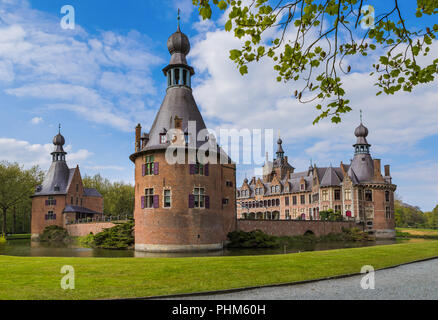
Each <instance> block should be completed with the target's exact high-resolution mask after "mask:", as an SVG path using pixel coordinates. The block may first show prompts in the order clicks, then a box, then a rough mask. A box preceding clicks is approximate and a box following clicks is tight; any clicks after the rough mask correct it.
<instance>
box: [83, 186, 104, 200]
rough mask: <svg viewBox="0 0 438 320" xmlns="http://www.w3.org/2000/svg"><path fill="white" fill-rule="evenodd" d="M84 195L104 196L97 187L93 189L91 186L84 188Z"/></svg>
mask: <svg viewBox="0 0 438 320" xmlns="http://www.w3.org/2000/svg"><path fill="white" fill-rule="evenodd" d="M84 195H85V196H86V197H96V198H102V195H101V194H100V192H99V191H97V190H96V189H91V188H84Z"/></svg>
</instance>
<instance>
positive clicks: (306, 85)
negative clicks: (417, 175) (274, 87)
mask: <svg viewBox="0 0 438 320" xmlns="http://www.w3.org/2000/svg"><path fill="white" fill-rule="evenodd" d="M385 2H387V3H388V4H389V5H390V8H389V9H388V10H387V11H386V12H383V13H381V14H379V15H378V16H376V17H375V18H374V16H373V14H374V9H373V8H372V7H370V6H368V5H365V3H364V1H363V0H293V1H291V0H289V1H284V0H250V1H244V2H243V1H235V0H211V1H210V0H193V4H194V5H195V6H196V7H197V8H198V9H199V14H200V15H201V16H202V18H203V19H210V18H211V17H212V12H213V8H212V6H213V7H217V8H219V9H220V10H222V11H225V10H227V9H229V15H228V20H227V22H226V24H225V30H226V31H232V30H233V31H234V35H235V37H237V38H239V39H241V40H242V48H240V49H233V50H231V51H230V58H231V60H233V61H234V62H235V63H236V64H237V66H238V68H239V71H240V73H241V74H242V75H244V74H246V73H248V64H250V63H251V62H254V61H260V60H261V59H266V58H268V59H272V60H273V61H274V69H275V70H276V71H277V72H278V78H277V80H278V81H279V82H281V81H284V82H288V81H291V80H293V81H301V83H299V84H301V85H302V86H301V88H300V89H299V90H296V91H295V93H294V95H295V97H296V98H297V99H298V100H299V101H300V102H302V103H310V102H314V101H318V104H317V106H316V108H317V109H318V110H319V111H320V114H319V116H318V117H317V118H316V119H315V121H314V123H317V122H318V121H319V120H321V119H323V118H326V117H331V120H332V122H334V123H338V122H340V121H341V116H342V114H345V113H347V112H350V111H351V110H352V109H351V107H350V101H349V100H348V99H347V98H346V92H345V90H344V88H343V83H342V80H341V75H342V74H349V73H350V72H352V71H353V68H352V66H351V65H349V63H346V62H345V61H346V60H347V59H348V58H353V57H356V56H358V57H359V58H360V57H366V56H367V55H368V54H370V53H371V52H372V51H379V52H381V53H379V54H381V55H380V59H379V62H377V63H374V64H373V65H372V69H373V72H372V73H371V76H375V77H376V83H375V84H376V86H377V87H379V88H380V89H379V91H378V92H377V95H380V94H382V93H385V94H388V95H391V94H395V93H396V92H398V91H401V90H403V91H408V92H410V91H412V89H413V88H414V87H415V86H417V85H419V84H423V83H428V82H431V81H433V80H434V78H435V74H436V73H438V59H435V60H433V61H432V62H431V63H429V64H427V65H425V66H423V65H422V63H420V61H419V60H420V57H421V56H427V55H429V54H430V53H431V52H430V45H431V44H432V41H433V40H434V39H435V38H436V34H437V32H438V24H434V25H430V26H426V27H425V28H424V29H422V30H419V29H418V28H417V25H418V24H417V23H416V24H414V27H412V28H409V27H408V25H407V22H406V18H405V17H406V16H407V15H408V13H409V12H404V11H403V10H402V9H401V8H400V0H391V1H385ZM437 12H438V0H417V9H416V12H415V13H416V16H417V18H418V19H421V18H422V17H423V16H424V15H434V14H436V13H437ZM425 20H426V19H423V20H421V22H423V21H425ZM425 22H426V21H425ZM359 27H362V28H364V30H363V31H362V28H359ZM292 28H295V29H292ZM293 32H295V34H294V35H293V36H292V37H291V36H290V35H291V34H293ZM272 34H274V36H272ZM276 34H279V35H278V36H277V35H276Z"/></svg>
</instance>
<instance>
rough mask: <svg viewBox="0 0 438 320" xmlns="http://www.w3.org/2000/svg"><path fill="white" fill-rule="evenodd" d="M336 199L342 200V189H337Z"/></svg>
mask: <svg viewBox="0 0 438 320" xmlns="http://www.w3.org/2000/svg"><path fill="white" fill-rule="evenodd" d="M335 200H341V190H339V189H336V190H335Z"/></svg>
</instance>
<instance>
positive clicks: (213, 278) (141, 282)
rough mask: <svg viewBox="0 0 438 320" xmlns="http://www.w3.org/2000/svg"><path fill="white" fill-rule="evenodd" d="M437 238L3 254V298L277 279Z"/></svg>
mask: <svg viewBox="0 0 438 320" xmlns="http://www.w3.org/2000/svg"><path fill="white" fill-rule="evenodd" d="M437 256H438V241H421V242H413V243H404V244H396V245H388V246H377V247H365V248H355V249H342V250H331V251H318V252H304V253H298V254H289V255H275V256H249V257H212V258H172V259H148V258H138V259H135V258H114V259H106V258H105V259H101V258H32V257H30V258H22V257H8V256H0V299H103V298H129V297H131V298H132V297H145V296H155V295H166V294H178V293H189V292H199V291H208V290H220V289H231V288H240V287H248V286H258V285H268V284H279V283H287V282H295V281H300V280H309V279H317V278H322V277H328V276H335V275H341V274H349V273H357V272H360V270H361V267H362V266H363V265H372V266H374V268H375V269H380V268H383V267H388V266H394V265H397V264H400V263H404V262H409V261H414V260H419V259H424V258H430V257H437ZM64 265H71V266H73V267H74V268H75V273H76V289H75V290H70V291H64V290H62V289H61V288H60V280H61V278H62V276H63V275H62V274H61V273H60V270H61V267H62V266H64Z"/></svg>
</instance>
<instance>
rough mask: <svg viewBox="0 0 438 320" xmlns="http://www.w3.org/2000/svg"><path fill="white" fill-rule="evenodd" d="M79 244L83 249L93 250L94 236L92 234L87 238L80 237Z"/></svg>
mask: <svg viewBox="0 0 438 320" xmlns="http://www.w3.org/2000/svg"><path fill="white" fill-rule="evenodd" d="M78 242H79V245H80V246H81V247H85V248H92V247H93V246H94V235H93V234H92V233H90V234H89V235H87V236H85V237H80V238H79V239H78Z"/></svg>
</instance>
